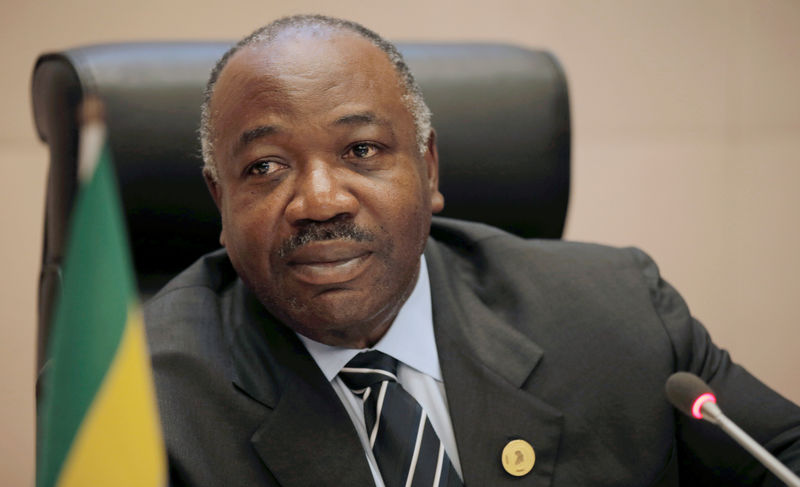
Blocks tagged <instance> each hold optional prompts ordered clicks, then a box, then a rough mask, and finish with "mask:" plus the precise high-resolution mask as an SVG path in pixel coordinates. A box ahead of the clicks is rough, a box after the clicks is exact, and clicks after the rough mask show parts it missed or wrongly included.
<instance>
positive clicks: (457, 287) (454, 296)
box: [426, 242, 563, 486]
mask: <svg viewBox="0 0 800 487" xmlns="http://www.w3.org/2000/svg"><path fill="white" fill-rule="evenodd" d="M445 252H447V250H446V249H444V248H443V247H441V246H439V245H437V244H436V243H432V242H430V243H429V245H428V247H427V249H426V259H427V262H428V271H429V274H430V279H431V294H432V300H433V310H434V311H433V315H434V327H435V332H436V343H437V348H438V351H439V361H440V363H441V367H442V374H443V376H444V384H445V390H446V392H447V402H448V409H449V411H450V418H451V421H452V423H453V428H454V431H455V436H456V444H457V446H458V454H459V459H460V462H461V467H462V471H463V475H464V480H465V483H466V485H468V486H470V485H472V486H476V485H493V486H501V485H506V484H510V483H512V482H514V484H515V485H538V486H546V485H550V484H551V482H552V476H553V471H554V467H555V462H556V456H557V453H558V446H559V442H560V438H561V432H562V425H563V416H562V414H561V413H560V412H559V411H558V410H556V409H555V408H553V407H552V406H550V405H548V404H546V403H545V402H544V401H542V400H541V399H539V398H537V397H535V396H534V395H533V394H531V393H529V392H527V391H525V390H523V389H521V387H522V386H523V385H524V384H525V382H526V380H527V379H528V377H529V376H530V375H531V374H532V373H533V372H534V369H535V368H536V366H537V365H538V363H539V361H540V360H541V358H542V355H543V353H542V350H541V348H539V347H538V346H537V345H536V344H535V343H534V342H533V341H531V340H530V339H528V338H527V337H526V336H524V335H523V334H521V333H520V332H518V331H517V330H516V329H515V328H514V327H513V326H511V325H510V324H509V323H507V322H505V321H504V320H503V319H502V318H501V317H499V316H498V315H497V314H496V313H494V312H492V311H491V310H490V309H488V307H487V306H486V305H485V304H484V302H483V301H482V300H481V299H479V298H478V297H477V296H476V293H475V291H474V290H473V288H472V287H471V286H469V285H467V283H466V282H467V281H465V280H462V279H459V278H454V273H456V272H457V270H458V265H457V263H456V262H455V261H450V262H448V259H450V260H451V258H450V257H448V256H446V255H445V254H444V253H445ZM473 284H474V283H473ZM517 438H519V439H523V440H525V441H527V442H528V443H530V444H531V446H532V447H533V449H534V452H535V455H536V462H535V465H534V467H533V470H532V471H531V472H530V473H529V474H528V475H526V476H524V477H520V478H518V477H512V476H511V475H509V474H507V473H506V472H505V470H504V469H503V466H502V463H501V454H502V450H503V448H504V447H505V445H506V444H507V443H508V442H509V441H511V440H514V439H517Z"/></svg>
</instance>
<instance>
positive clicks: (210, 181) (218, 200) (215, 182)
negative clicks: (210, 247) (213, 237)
mask: <svg viewBox="0 0 800 487" xmlns="http://www.w3.org/2000/svg"><path fill="white" fill-rule="evenodd" d="M218 178H219V176H217V179H214V177H213V176H212V175H211V171H209V170H208V169H206V168H204V169H203V179H204V180H205V182H206V187H207V188H208V192H209V193H211V198H213V199H214V204H215V205H217V210H219V214H220V216H221V215H222V187H221V186H220V184H219V179H218ZM219 244H220V245H222V246H223V247H224V246H225V223H224V221H223V223H222V230H221V231H220V233H219Z"/></svg>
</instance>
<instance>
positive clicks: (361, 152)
mask: <svg viewBox="0 0 800 487" xmlns="http://www.w3.org/2000/svg"><path fill="white" fill-rule="evenodd" d="M377 153H378V146H376V145H375V144H370V143H369V142H359V143H358V144H353V145H352V146H351V147H350V150H348V151H347V153H345V158H347V157H355V158H357V159H366V158H368V157H372V156H374V155H376V154H377Z"/></svg>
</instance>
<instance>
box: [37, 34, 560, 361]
mask: <svg viewBox="0 0 800 487" xmlns="http://www.w3.org/2000/svg"><path fill="white" fill-rule="evenodd" d="M230 44H231V43H229V42H183V43H127V44H108V45H95V46H87V47H82V48H77V49H70V50H67V51H63V52H58V53H52V54H45V55H43V56H41V57H40V58H39V59H38V61H37V62H36V66H35V69H34V72H33V111H34V117H35V122H36V128H37V130H38V133H39V137H40V138H41V139H42V140H43V141H45V142H46V143H47V144H48V145H49V148H50V170H49V177H48V183H47V202H46V206H45V208H46V209H45V228H44V246H43V253H42V270H41V277H40V286H39V350H38V356H39V366H40V367H41V365H42V360H43V357H44V354H43V351H44V350H45V346H46V342H47V335H48V327H49V321H50V315H51V307H52V303H53V298H54V296H55V294H56V292H57V291H58V286H59V275H60V270H61V262H62V257H63V254H64V243H65V237H66V229H67V224H68V217H69V212H70V209H71V207H72V202H73V199H74V196H75V190H76V156H77V149H78V147H77V140H78V136H77V122H76V121H77V117H76V107H77V105H78V104H79V103H80V101H81V99H82V98H83V96H84V95H85V94H86V93H97V94H99V95H100V96H101V97H102V98H103V99H104V100H105V102H106V111H107V124H108V130H109V138H110V144H111V150H112V154H113V158H114V162H115V165H116V168H117V173H118V178H119V184H120V190H121V195H122V200H123V205H124V211H125V214H126V218H127V224H128V231H129V234H130V240H131V247H132V251H133V260H134V263H135V267H136V273H137V279H138V282H139V287H140V290H141V292H142V294H143V296H145V297H146V296H148V295H151V294H152V293H154V292H155V291H156V290H157V289H158V288H159V287H161V286H162V285H163V284H165V283H166V281H167V280H168V279H169V278H170V277H171V276H173V275H175V274H177V273H178V272H179V271H180V270H181V269H183V268H184V267H186V266H187V265H189V264H190V263H191V262H192V261H194V260H195V259H197V258H198V257H199V256H200V255H201V254H203V253H205V252H207V251H210V250H212V249H214V248H216V247H218V234H219V216H218V213H217V210H216V208H215V207H214V205H213V202H212V200H211V198H210V196H209V195H208V194H207V191H206V188H205V185H204V183H203V181H202V177H201V173H200V168H201V166H202V160H201V157H200V147H199V143H198V141H197V128H198V121H199V113H200V110H199V107H200V103H201V98H202V91H203V87H204V85H205V82H206V80H207V78H208V74H209V72H210V69H211V66H212V65H213V64H214V62H215V61H216V60H217V59H218V58H219V57H220V56H221V55H222V54H223V52H224V51H225V50H226V49H227V48H228V47H229V46H230ZM399 48H400V50H401V51H402V52H403V54H404V56H405V57H406V60H407V61H408V64H409V66H410V67H411V70H412V71H413V73H414V74H415V76H416V77H417V79H418V81H419V83H420V85H421V87H422V90H423V92H424V94H425V98H426V100H427V102H428V104H429V105H430V108H431V110H432V111H433V114H434V117H433V123H434V126H435V127H436V129H437V132H438V136H439V138H438V141H439V154H440V165H441V168H440V173H441V174H440V181H441V183H440V186H441V190H442V192H443V193H444V195H445V202H446V204H445V211H444V213H443V215H445V216H450V217H455V218H464V219H469V220H477V221H483V222H486V223H490V224H492V225H495V226H498V227H501V228H504V229H506V230H508V231H511V232H514V233H517V234H519V235H522V236H525V237H544V238H559V237H561V234H562V230H563V227H564V220H565V217H566V211H567V201H568V196H569V183H570V117H569V103H568V96H567V85H566V80H565V77H564V73H563V71H562V70H561V68H560V66H559V64H558V62H557V61H556V60H555V58H554V57H553V56H552V55H550V54H548V53H546V52H541V51H531V50H527V49H522V48H518V47H513V46H508V45H494V44H417V43H404V44H400V45H399Z"/></svg>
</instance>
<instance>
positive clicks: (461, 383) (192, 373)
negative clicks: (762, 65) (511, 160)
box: [146, 219, 800, 487]
mask: <svg viewBox="0 0 800 487" xmlns="http://www.w3.org/2000/svg"><path fill="white" fill-rule="evenodd" d="M425 255H426V259H427V263H428V270H429V274H430V280H431V292H432V300H433V313H434V327H435V333H436V341H437V348H438V350H439V359H440V362H441V366H442V373H443V376H444V383H445V388H446V391H447V399H448V403H449V410H450V415H451V419H452V423H453V427H454V430H455V436H456V442H457V444H458V452H459V456H460V460H461V465H462V468H463V474H464V479H465V483H466V485H467V486H471V487H478V486H502V485H512V484H513V485H518V486H522V485H536V486H565V487H575V486H639V485H641V486H647V485H660V486H671V485H679V482H680V485H732V484H735V483H736V482H741V483H742V484H746V485H753V484H755V483H758V482H760V481H761V480H762V479H763V478H764V470H763V469H761V468H760V467H759V466H758V465H757V464H756V462H755V461H754V460H752V459H751V458H750V457H749V455H748V454H746V453H745V452H744V451H743V450H742V449H740V448H739V447H738V446H736V445H735V444H733V443H732V442H731V441H730V440H728V439H726V438H725V437H724V435H723V434H722V433H720V432H719V431H717V430H716V429H715V428H714V427H713V426H711V425H709V424H706V423H702V422H698V421H695V420H690V419H689V418H686V417H684V416H682V415H681V414H680V413H677V412H676V411H675V410H674V409H673V408H672V407H671V406H670V405H669V404H668V403H667V401H666V400H665V398H664V393H663V387H664V382H665V381H666V379H667V377H668V376H669V375H670V374H671V373H672V372H674V371H677V370H688V371H692V372H694V373H696V374H698V375H700V376H701V377H702V378H704V379H705V380H707V381H708V382H709V383H710V385H711V386H712V387H713V388H714V389H715V390H716V392H717V395H718V398H719V403H720V405H721V407H722V408H723V410H724V411H726V412H727V414H728V415H729V416H730V417H731V418H732V419H733V420H734V421H737V422H739V424H740V425H741V426H742V427H743V428H744V429H745V430H746V431H748V432H750V433H751V434H752V435H753V436H754V437H755V438H756V440H757V441H759V442H760V443H762V444H765V445H766V446H767V448H768V449H770V450H772V451H773V452H775V453H777V454H780V456H781V457H782V459H783V460H784V461H787V462H790V463H792V467H793V468H794V470H800V439H799V438H800V410H799V409H798V408H797V407H796V406H794V405H793V404H791V403H789V402H788V401H786V400H784V399H783V398H781V397H780V396H778V395H777V394H775V393H774V392H772V391H771V390H769V389H768V388H767V387H765V386H764V385H763V384H761V383H760V382H758V381H757V380H756V379H754V378H753V377H752V376H751V375H750V374H748V373H747V372H746V371H745V370H744V369H742V368H741V367H739V366H738V365H735V364H734V363H732V362H731V360H730V358H729V356H728V354H727V352H725V351H722V350H720V349H718V348H717V347H716V346H715V345H714V344H713V343H712V342H711V340H710V339H709V337H708V335H707V333H706V331H705V330H704V329H703V327H702V326H701V325H700V324H699V323H698V322H696V321H695V320H694V319H693V318H692V317H691V315H690V314H689V311H688V309H687V308H686V306H685V304H684V302H683V300H682V299H681V298H680V297H679V296H678V294H677V293H676V292H675V291H674V290H673V289H672V288H671V287H670V286H669V285H668V284H667V283H665V282H664V281H662V280H661V279H660V277H659V274H658V270H657V268H656V266H655V264H654V263H653V262H652V261H651V260H650V259H649V258H648V257H647V256H646V255H644V254H643V253H642V252H640V251H638V250H636V249H611V248H607V247H602V246H597V245H587V244H574V243H564V242H559V241H526V240H522V239H519V238H516V237H513V236H510V235H508V234H506V233H503V232H500V231H499V230H496V229H493V228H490V227H487V226H482V225H475V224H468V223H464V222H456V221H452V220H441V219H437V220H435V222H434V224H433V228H432V230H431V239H430V240H429V243H428V246H427V248H426V251H425ZM146 320H147V326H148V339H149V342H150V347H151V352H152V357H153V366H154V370H155V379H156V386H157V393H158V399H159V406H160V410H161V420H162V423H163V425H164V434H165V437H166V442H167V448H168V451H169V457H170V474H171V479H172V482H173V483H174V484H176V485H184V484H186V485H208V486H222V485H225V486H234V485H242V486H245V485H246V486H256V485H282V486H324V485H332V486H334V485H335V486H362V485H363V486H366V485H372V484H373V481H372V476H371V474H370V471H369V467H368V465H367V462H366V459H365V456H364V452H363V450H362V447H361V444H360V443H359V440H358V437H357V435H356V432H355V429H354V428H353V425H352V423H351V421H350V419H349V417H348V415H347V413H346V412H345V410H344V408H343V406H342V405H341V403H340V401H339V399H338V397H337V396H336V394H335V392H334V391H333V389H332V388H331V386H330V385H329V384H328V382H327V381H326V380H325V378H324V377H323V375H322V373H321V372H320V371H319V369H318V368H317V366H316V364H315V363H314V361H313V359H312V358H311V357H310V356H309V354H308V353H307V352H306V350H305V348H304V347H303V345H302V344H301V343H300V341H299V340H298V339H297V337H296V336H295V335H294V333H293V332H291V331H290V330H288V329H286V328H285V327H284V326H282V325H281V324H280V323H278V322H276V320H275V319H273V318H272V317H271V316H270V315H269V314H267V312H266V311H265V310H264V308H263V307H262V306H261V305H260V304H259V302H258V301H257V300H256V299H255V298H254V297H253V295H252V294H251V293H250V292H249V291H248V290H247V289H246V288H245V286H244V285H243V284H242V282H241V280H239V279H238V278H237V276H236V273H235V271H234V270H233V269H232V267H231V265H230V263H229V261H228V259H227V257H226V254H225V253H224V251H218V252H216V253H213V254H210V255H208V256H206V257H204V258H202V259H201V260H199V261H198V262H197V263H195V264H194V265H193V266H192V267H190V268H189V269H188V270H186V271H185V272H184V273H182V274H181V275H180V276H179V277H177V278H176V279H175V280H173V281H172V282H171V283H170V284H169V285H168V286H167V287H166V288H165V289H164V290H162V291H161V292H160V293H159V294H158V295H157V296H156V297H155V298H153V300H151V302H150V303H148V305H147V306H146ZM515 438H522V439H525V440H526V441H528V442H529V443H530V444H531V445H532V446H533V448H534V450H535V453H536V463H535V466H534V468H533V470H532V471H531V473H530V474H529V475H527V476H526V477H522V478H519V479H518V478H513V477H511V476H509V475H508V474H506V473H505V472H504V470H503V468H502V465H501V460H500V454H501V451H502V449H503V447H504V446H505V444H506V443H507V442H508V441H510V440H511V439H515Z"/></svg>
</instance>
